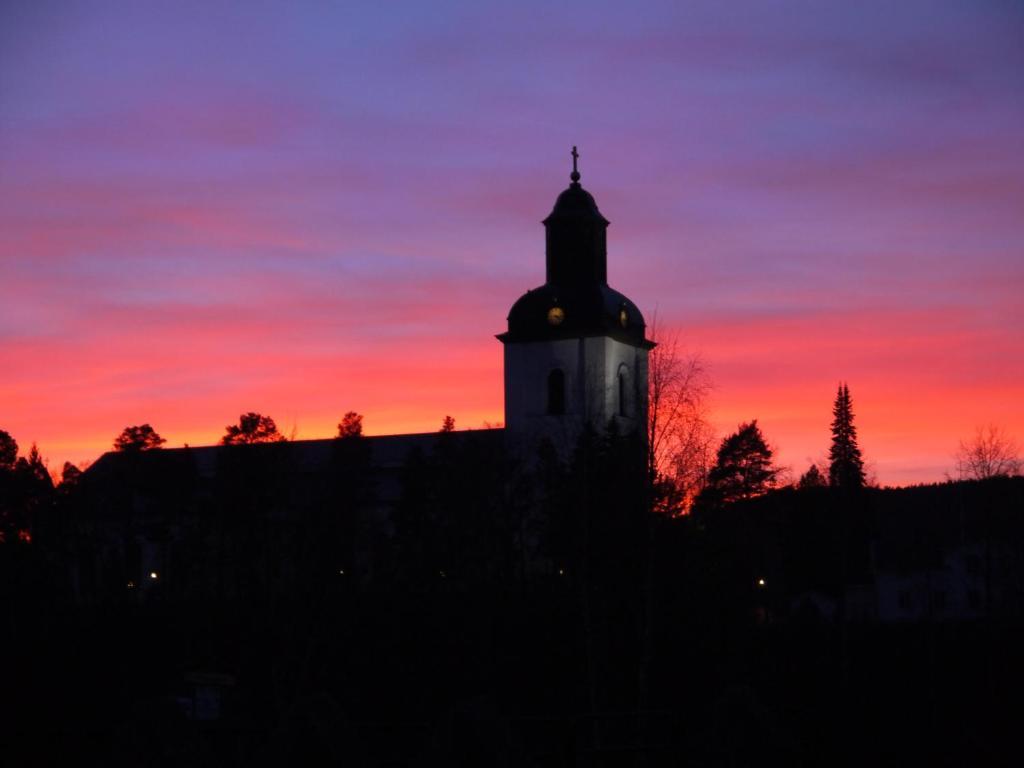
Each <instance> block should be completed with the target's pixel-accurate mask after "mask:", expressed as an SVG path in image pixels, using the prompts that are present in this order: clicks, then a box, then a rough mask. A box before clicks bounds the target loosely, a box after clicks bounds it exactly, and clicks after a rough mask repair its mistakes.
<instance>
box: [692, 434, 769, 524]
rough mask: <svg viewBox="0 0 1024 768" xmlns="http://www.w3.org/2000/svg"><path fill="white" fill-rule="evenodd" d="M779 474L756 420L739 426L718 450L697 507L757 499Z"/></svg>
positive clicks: (765, 491) (766, 490)
mask: <svg viewBox="0 0 1024 768" xmlns="http://www.w3.org/2000/svg"><path fill="white" fill-rule="evenodd" d="M778 474H779V470H778V468H777V467H775V466H774V464H773V463H772V449H771V448H769V447H768V444H767V443H766V442H765V439H764V436H763V435H762V434H761V430H760V429H759V428H758V426H757V420H756V419H755V420H754V421H751V422H750V423H748V424H741V425H740V426H739V428H738V429H737V430H736V432H734V433H733V434H731V435H729V437H727V438H725V439H724V440H723V441H722V444H721V446H719V448H718V457H717V460H716V462H715V466H714V467H712V469H711V472H709V473H708V484H707V486H706V487H705V488H704V490H703V491H702V492H701V494H700V496H699V497H698V502H699V504H698V506H700V507H705V508H706V507H717V506H722V505H724V504H729V503H731V502H734V501H739V500H740V499H749V498H751V497H753V496H760V495H761V494H763V493H767V492H768V491H770V490H771V489H772V488H774V487H775V480H776V476H777V475H778Z"/></svg>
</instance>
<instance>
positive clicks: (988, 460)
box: [956, 424, 1022, 480]
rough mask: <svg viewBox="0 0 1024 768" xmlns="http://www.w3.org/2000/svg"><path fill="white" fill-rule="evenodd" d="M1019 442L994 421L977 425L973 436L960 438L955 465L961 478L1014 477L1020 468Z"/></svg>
mask: <svg viewBox="0 0 1024 768" xmlns="http://www.w3.org/2000/svg"><path fill="white" fill-rule="evenodd" d="M1021 465H1022V462H1021V458H1020V448H1019V447H1018V445H1017V442H1016V441H1015V440H1013V439H1012V438H1011V437H1010V436H1009V435H1007V434H1006V433H1004V432H1003V431H1002V430H1001V429H1000V428H999V427H997V426H995V425H994V424H989V425H988V426H987V427H978V428H977V429H976V430H975V432H974V437H973V438H971V439H970V440H961V441H960V448H959V450H958V451H957V453H956V469H957V473H958V474H959V475H960V477H961V479H969V480H986V479H988V478H990V477H1012V476H1014V475H1019V474H1020V472H1021Z"/></svg>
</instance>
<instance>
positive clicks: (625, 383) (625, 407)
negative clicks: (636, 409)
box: [618, 366, 629, 416]
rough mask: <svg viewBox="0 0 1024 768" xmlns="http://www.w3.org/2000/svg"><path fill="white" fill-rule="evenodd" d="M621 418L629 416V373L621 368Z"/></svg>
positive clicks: (624, 368)
mask: <svg viewBox="0 0 1024 768" xmlns="http://www.w3.org/2000/svg"><path fill="white" fill-rule="evenodd" d="M618 384H619V416H629V372H628V371H627V370H626V367H625V366H621V367H620V368H619V381H618Z"/></svg>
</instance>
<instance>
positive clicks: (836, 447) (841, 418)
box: [828, 384, 864, 489]
mask: <svg viewBox="0 0 1024 768" xmlns="http://www.w3.org/2000/svg"><path fill="white" fill-rule="evenodd" d="M828 458H829V462H830V463H829V467H828V482H829V485H831V486H832V487H833V488H843V489H853V488H863V487H864V460H863V459H862V458H861V455H860V448H859V447H858V446H857V429H856V427H854V426H853V406H852V404H851V402H850V388H849V387H848V386H846V384H840V385H839V391H838V392H837V393H836V401H835V404H834V405H833V406H832V447H831V448H829V451H828Z"/></svg>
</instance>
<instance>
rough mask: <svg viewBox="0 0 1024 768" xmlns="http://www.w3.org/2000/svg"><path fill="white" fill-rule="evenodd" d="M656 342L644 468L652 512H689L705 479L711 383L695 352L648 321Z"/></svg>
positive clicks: (649, 376)
mask: <svg viewBox="0 0 1024 768" xmlns="http://www.w3.org/2000/svg"><path fill="white" fill-rule="evenodd" d="M651 339H652V340H653V341H654V342H656V343H657V346H656V347H654V349H652V350H651V352H650V356H649V358H648V374H647V381H648V408H647V444H648V446H649V450H648V453H647V462H648V466H647V471H648V475H649V483H650V486H651V489H652V504H653V507H654V509H655V510H656V511H658V512H661V513H665V514H669V515H672V514H679V513H684V512H687V511H689V508H690V507H691V506H692V504H693V500H694V499H695V498H696V497H697V494H699V493H700V491H701V489H702V488H703V487H704V483H705V482H706V480H707V474H708V469H709V466H710V464H711V455H712V448H711V446H712V440H713V433H712V430H711V425H710V424H709V423H708V420H707V414H706V408H707V405H706V401H707V394H708V391H709V390H710V389H711V383H710V381H709V379H708V374H707V370H706V369H705V367H704V363H703V361H702V360H701V358H700V356H699V355H696V354H687V353H685V352H684V351H683V350H681V349H680V347H679V337H678V334H677V333H667V334H662V333H661V331H660V329H659V328H658V325H657V320H656V319H655V321H654V322H652V324H651Z"/></svg>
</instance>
